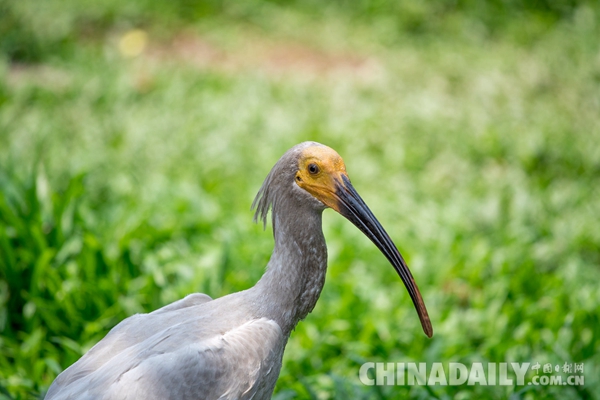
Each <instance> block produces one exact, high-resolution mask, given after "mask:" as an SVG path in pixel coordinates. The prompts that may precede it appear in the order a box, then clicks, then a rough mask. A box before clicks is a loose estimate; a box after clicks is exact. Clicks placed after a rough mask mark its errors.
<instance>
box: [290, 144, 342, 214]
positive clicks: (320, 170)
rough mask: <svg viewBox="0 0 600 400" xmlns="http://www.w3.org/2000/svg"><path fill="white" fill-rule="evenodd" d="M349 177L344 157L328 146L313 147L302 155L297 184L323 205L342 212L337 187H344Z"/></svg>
mask: <svg viewBox="0 0 600 400" xmlns="http://www.w3.org/2000/svg"><path fill="white" fill-rule="evenodd" d="M343 175H346V176H348V175H347V173H346V165H345V164H344V160H342V157H340V155H339V154H338V153H337V152H336V151H335V150H333V149H331V148H329V147H327V146H313V147H309V148H307V149H305V150H304V151H303V152H302V154H301V155H300V159H299V162H298V172H296V184H297V185H298V186H300V187H301V188H302V189H304V190H306V191H307V192H308V193H310V194H312V195H313V196H315V197H316V198H317V199H319V200H320V201H321V202H322V203H323V204H325V205H326V206H328V207H331V208H333V209H334V210H335V211H337V212H340V207H339V204H338V197H337V196H336V193H335V192H336V187H337V186H338V185H342V186H343V185H344V183H343V181H342V176H343Z"/></svg>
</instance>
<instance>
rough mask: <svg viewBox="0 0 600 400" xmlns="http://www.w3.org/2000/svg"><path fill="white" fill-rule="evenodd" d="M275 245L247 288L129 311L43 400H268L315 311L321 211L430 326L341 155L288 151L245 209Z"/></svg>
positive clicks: (321, 266)
mask: <svg viewBox="0 0 600 400" xmlns="http://www.w3.org/2000/svg"><path fill="white" fill-rule="evenodd" d="M252 208H253V209H254V210H255V215H254V221H255V222H262V223H263V228H264V227H266V224H267V218H268V213H269V211H270V213H271V220H272V229H273V237H274V241H275V246H274V250H273V253H272V254H271V258H270V260H269V262H268V264H267V268H266V270H265V272H264V274H263V276H262V277H261V278H260V280H259V281H258V282H257V283H256V285H255V286H253V287H251V288H250V289H247V290H244V291H240V292H237V293H233V294H229V295H226V296H223V297H220V298H217V299H214V300H213V299H212V298H211V297H209V296H208V295H206V294H202V293H194V294H190V295H188V296H186V297H184V298H183V299H181V300H179V301H176V302H174V303H171V304H168V305H166V306H164V307H162V308H159V309H158V310H156V311H153V312H150V313H148V314H136V315H133V316H131V317H129V318H126V319H125V320H123V321H122V322H120V323H119V324H117V325H116V326H115V327H114V328H113V329H112V330H110V332H109V333H108V334H107V335H106V336H105V337H104V338H103V339H102V340H100V341H99V342H98V343H97V344H96V345H95V346H93V347H92V348H91V349H90V350H89V351H88V352H87V353H85V354H84V355H83V356H82V357H81V358H80V359H79V360H78V361H76V362H75V363H74V364H73V365H71V366H70V367H69V368H67V369H66V370H64V371H63V372H62V373H61V374H60V375H59V376H58V377H57V378H56V379H55V380H54V382H53V383H52V384H51V386H50V387H49V389H48V391H47V393H46V396H45V399H46V400H59V399H60V400H63V399H79V400H88V399H89V400H91V399H102V400H108V399H111V400H121V399H122V400H125V399H127V400H131V399H145V400H155V399H156V400H157V399H182V400H187V399H268V398H271V396H272V394H273V391H274V388H275V383H276V381H277V378H278V376H279V373H280V370H281V365H282V357H283V353H284V349H285V346H286V344H287V342H288V339H289V337H290V334H291V332H292V330H293V329H294V328H295V327H296V325H297V324H298V322H299V321H300V320H302V319H304V318H305V317H306V316H307V315H308V314H309V313H310V312H311V311H312V310H313V308H314V307H315V304H316V302H317V300H318V298H319V296H320V294H321V290H322V288H323V285H324V282H325V275H326V270H327V247H326V244H325V238H324V235H323V232H322V213H323V211H324V210H325V209H326V208H332V209H333V210H335V211H337V212H338V213H340V214H341V215H342V216H344V217H345V218H347V219H348V220H349V221H350V222H352V223H353V224H354V225H355V226H356V227H358V228H359V229H360V230H361V231H362V232H363V233H364V234H365V235H366V236H367V237H368V238H369V239H371V241H372V242H373V243H374V244H375V245H376V246H377V247H378V248H379V250H380V251H381V252H382V253H383V254H384V255H385V257H386V258H387V259H388V260H389V262H390V263H391V264H392V266H393V267H394V269H395V270H396V272H397V273H398V275H399V276H400V278H401V279H402V281H403V283H404V285H405V286H406V288H407V290H408V293H409V295H410V298H411V299H412V302H413V303H414V306H415V308H416V311H417V314H418V316H419V319H420V322H421V325H422V328H423V331H424V332H425V334H426V335H427V336H428V337H431V336H432V335H433V329H432V326H431V321H430V319H429V315H428V313H427V309H426V307H425V304H424V302H423V299H422V297H421V294H420V292H419V289H418V287H417V285H416V283H415V281H414V279H413V276H412V274H411V272H410V270H409V269H408V266H407V264H406V262H405V261H404V259H403V257H402V255H401V254H400V252H399V251H398V249H397V247H396V246H395V244H394V243H393V242H392V240H391V239H390V237H389V235H388V234H387V233H386V231H385V230H384V229H383V227H382V226H381V224H380V223H379V222H378V220H377V219H376V218H375V216H374V215H373V213H372V212H371V211H370V210H369V208H368V206H367V205H366V204H365V202H364V201H363V200H362V199H361V197H360V196H359V194H358V193H357V192H356V190H355V189H354V187H353V186H352V184H351V183H350V179H349V177H348V174H347V172H346V166H345V164H344V161H343V160H342V158H341V156H340V155H339V154H338V153H337V152H336V151H335V150H333V149H332V148H330V147H328V146H325V145H323V144H320V143H317V142H303V143H300V144H298V145H296V146H294V147H292V148H291V149H289V150H288V151H287V152H286V153H285V154H284V155H283V156H282V157H281V158H280V159H279V161H277V163H276V164H275V166H274V167H273V168H272V170H271V171H270V173H269V174H268V175H267V177H266V179H265V181H264V183H263V184H262V186H261V188H260V190H259V192H258V194H257V196H256V198H255V200H254V202H253V204H252Z"/></svg>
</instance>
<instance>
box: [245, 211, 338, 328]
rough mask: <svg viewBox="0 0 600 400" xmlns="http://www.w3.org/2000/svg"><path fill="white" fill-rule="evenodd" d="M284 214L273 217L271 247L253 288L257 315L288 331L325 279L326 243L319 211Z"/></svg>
mask: <svg viewBox="0 0 600 400" xmlns="http://www.w3.org/2000/svg"><path fill="white" fill-rule="evenodd" d="M302 214H304V215H302ZM284 215H286V216H287V218H280V217H279V216H278V214H277V213H275V215H274V217H273V231H274V233H273V235H274V237H275V249H274V250H273V255H272V256H271V259H270V261H269V264H268V265H267V271H266V272H265V274H264V275H263V277H262V278H261V279H260V281H259V282H258V283H257V284H256V286H255V287H254V289H253V290H254V291H255V293H256V295H257V297H258V298H257V306H258V310H259V314H260V316H261V317H263V316H264V317H267V318H271V319H273V320H275V321H276V322H277V323H278V324H279V326H280V327H281V329H282V330H283V331H284V333H285V334H289V332H291V330H292V329H294V327H295V326H296V324H297V323H298V321H300V320H301V319H303V318H305V317H306V316H307V315H308V313H310V312H311V311H312V310H313V308H314V307H315V304H316V303H317V300H318V299H319V295H320V294H321V289H323V285H324V283H325V273H326V270H327V247H326V245H325V238H324V237H323V231H322V228H321V215H322V212H321V211H312V210H311V211H310V212H307V213H296V215H293V216H290V215H289V214H288V213H286V214H284Z"/></svg>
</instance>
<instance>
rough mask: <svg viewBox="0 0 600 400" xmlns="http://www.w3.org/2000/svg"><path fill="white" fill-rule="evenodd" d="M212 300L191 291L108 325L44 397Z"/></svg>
mask: <svg viewBox="0 0 600 400" xmlns="http://www.w3.org/2000/svg"><path fill="white" fill-rule="evenodd" d="M211 300H212V299H211V298H210V297H209V296H208V295H206V294H203V293H193V294H190V295H188V296H186V297H184V298H183V299H181V300H178V301H175V302H173V303H171V304H168V305H166V306H164V307H162V308H159V309H158V310H155V311H153V312H151V313H149V314H136V315H133V316H131V317H129V318H127V319H124V320H123V321H121V322H120V323H119V324H118V325H116V326H115V327H114V328H113V329H111V331H110V332H109V333H108V334H107V335H106V336H105V337H104V339H102V340H101V341H100V342H98V343H97V344H96V345H95V346H94V347H92V348H91V349H90V350H89V351H88V352H87V353H86V354H84V356H83V357H81V358H80V359H79V360H78V361H77V362H76V363H75V364H73V365H72V366H71V367H69V368H67V369H66V370H65V371H63V373H61V374H60V375H59V376H58V377H57V378H56V380H55V381H54V382H53V383H52V386H50V388H49V390H48V393H47V395H46V398H48V399H49V398H52V395H53V393H55V392H56V391H57V390H60V388H62V387H66V386H68V385H69V384H71V383H72V382H74V381H77V380H79V379H81V378H82V377H85V376H86V375H89V374H90V373H92V372H93V371H95V370H97V369H98V368H100V367H101V366H102V365H103V364H105V363H106V362H108V361H109V360H110V359H112V358H113V357H114V356H116V355H118V354H120V353H121V352H123V351H124V350H125V349H127V348H129V347H131V346H134V345H136V344H138V343H140V342H143V341H144V340H146V339H148V338H149V337H151V336H153V335H154V334H156V333H157V332H160V331H161V330H163V329H165V328H167V327H169V326H171V325H173V324H176V323H177V322H179V321H180V320H181V319H182V318H185V315H189V314H190V313H189V312H187V311H192V310H193V309H191V307H194V306H200V305H202V304H204V303H207V302H210V301H211ZM192 312H193V311H192ZM182 314H184V315H182ZM178 320H179V321H178Z"/></svg>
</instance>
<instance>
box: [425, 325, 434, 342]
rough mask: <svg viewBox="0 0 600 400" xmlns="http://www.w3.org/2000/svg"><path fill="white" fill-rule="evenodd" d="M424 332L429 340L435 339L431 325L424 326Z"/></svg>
mask: <svg viewBox="0 0 600 400" xmlns="http://www.w3.org/2000/svg"><path fill="white" fill-rule="evenodd" d="M423 331H424V332H425V334H426V335H427V337H428V338H429V339H431V338H432V337H433V328H432V327H431V324H428V325H425V326H423Z"/></svg>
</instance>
